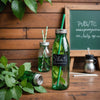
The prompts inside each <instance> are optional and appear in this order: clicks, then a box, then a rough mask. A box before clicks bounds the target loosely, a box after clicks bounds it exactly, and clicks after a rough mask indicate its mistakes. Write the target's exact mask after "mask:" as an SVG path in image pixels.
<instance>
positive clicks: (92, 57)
mask: <svg viewBox="0 0 100 100" xmlns="http://www.w3.org/2000/svg"><path fill="white" fill-rule="evenodd" d="M85 57H86V59H94V55H86V56H85Z"/></svg>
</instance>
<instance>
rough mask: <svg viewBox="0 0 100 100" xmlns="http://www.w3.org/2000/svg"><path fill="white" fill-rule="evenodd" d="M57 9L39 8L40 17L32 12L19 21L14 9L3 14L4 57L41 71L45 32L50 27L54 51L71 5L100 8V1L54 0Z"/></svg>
mask: <svg viewBox="0 0 100 100" xmlns="http://www.w3.org/2000/svg"><path fill="white" fill-rule="evenodd" d="M52 2H53V5H52V6H51V5H50V4H49V3H47V2H44V3H43V5H40V4H38V13H37V14H34V13H33V12H31V11H30V10H29V9H28V8H27V9H26V12H25V15H24V17H23V19H22V20H21V21H20V20H18V19H17V18H16V17H15V16H14V15H13V14H12V11H11V9H10V7H6V9H5V10H4V11H3V12H2V13H0V56H1V55H5V56H6V57H7V58H8V59H9V62H16V63H18V65H21V64H22V63H24V62H27V61H30V62H32V65H33V66H36V67H37V57H38V49H39V42H40V41H42V35H41V30H42V29H45V27H46V26H48V27H49V31H48V37H47V41H49V42H50V48H52V44H53V41H54V38H55V29H57V28H60V25H61V19H62V15H63V12H64V7H65V6H67V5H99V3H100V0H52Z"/></svg>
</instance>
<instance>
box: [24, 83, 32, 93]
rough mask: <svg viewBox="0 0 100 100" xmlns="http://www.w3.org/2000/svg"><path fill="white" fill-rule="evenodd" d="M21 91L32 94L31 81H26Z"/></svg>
mask: <svg viewBox="0 0 100 100" xmlns="http://www.w3.org/2000/svg"><path fill="white" fill-rule="evenodd" d="M23 91H25V92H28V93H31V94H34V89H33V85H32V84H31V83H27V85H26V87H23Z"/></svg>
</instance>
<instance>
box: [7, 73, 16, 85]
mask: <svg viewBox="0 0 100 100" xmlns="http://www.w3.org/2000/svg"><path fill="white" fill-rule="evenodd" d="M5 83H6V85H7V86H8V87H13V86H15V84H16V80H15V79H14V78H13V77H9V76H8V75H6V76H5Z"/></svg>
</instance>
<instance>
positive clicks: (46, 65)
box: [38, 42, 50, 72]
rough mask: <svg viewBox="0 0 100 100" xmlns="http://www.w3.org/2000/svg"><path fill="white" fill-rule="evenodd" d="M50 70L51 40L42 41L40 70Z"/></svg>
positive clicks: (39, 60) (39, 54) (39, 56)
mask: <svg viewBox="0 0 100 100" xmlns="http://www.w3.org/2000/svg"><path fill="white" fill-rule="evenodd" d="M49 70H50V51H49V42H40V49H39V53H38V71H40V72H48V71H49Z"/></svg>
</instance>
